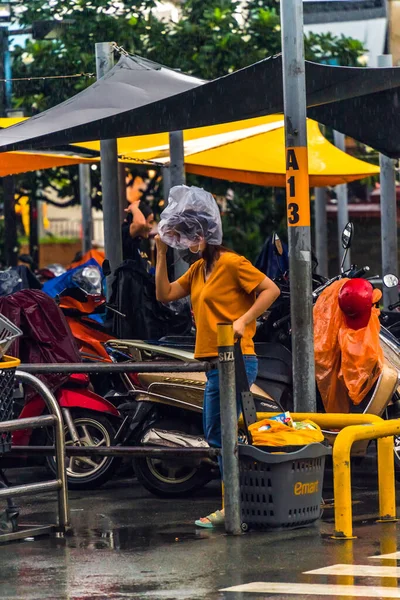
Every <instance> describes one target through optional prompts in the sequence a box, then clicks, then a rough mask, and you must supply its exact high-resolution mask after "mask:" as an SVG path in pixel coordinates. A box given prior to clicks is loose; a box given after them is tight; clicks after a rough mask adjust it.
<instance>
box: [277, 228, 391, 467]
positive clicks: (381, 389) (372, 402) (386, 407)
mask: <svg viewBox="0 0 400 600" xmlns="http://www.w3.org/2000/svg"><path fill="white" fill-rule="evenodd" d="M353 236H354V227H353V225H352V224H351V223H349V224H347V226H346V227H345V229H344V231H343V235H342V247H343V249H344V251H345V253H344V256H343V261H342V265H341V269H340V273H339V274H338V275H336V276H335V277H332V278H331V279H328V280H326V281H325V282H324V283H322V284H321V285H320V286H318V287H317V288H315V289H314V291H313V300H314V302H316V301H317V300H318V298H319V296H320V295H321V294H322V292H323V291H324V290H326V289H327V288H329V286H331V285H332V284H333V283H334V282H335V281H338V280H340V279H344V278H350V279H355V278H360V277H362V278H367V279H368V275H369V267H367V266H365V267H362V268H360V269H358V268H357V267H356V266H355V265H352V266H351V268H350V269H348V270H346V271H345V270H344V268H343V265H344V261H345V258H346V253H347V252H348V250H349V249H350V247H351V244H352V240H353ZM372 279H375V278H372ZM383 283H384V285H386V286H387V287H396V286H397V285H398V279H397V277H395V276H393V275H391V274H387V275H385V276H384V277H383ZM382 321H383V323H382ZM271 328H272V329H273V330H275V332H276V334H277V335H278V339H279V340H280V341H281V343H282V344H283V345H284V346H285V347H287V348H288V349H290V347H291V322H290V298H288V302H287V306H286V315H284V316H283V317H281V318H280V319H278V320H273V319H272V323H271ZM379 341H380V346H381V348H382V350H383V355H384V365H383V369H382V372H381V374H380V376H379V379H378V380H377V382H376V383H375V386H374V387H373V388H372V390H370V392H369V393H368V394H367V395H366V397H365V398H364V400H363V401H362V402H361V404H360V405H358V406H354V405H353V404H352V403H351V401H350V398H349V406H350V412H358V413H360V412H361V413H371V414H375V415H378V416H381V417H382V418H386V419H391V418H399V417H400V387H399V374H400V345H399V342H398V340H397V339H396V337H395V336H394V335H393V333H391V332H390V331H389V330H388V329H387V328H386V327H385V326H384V318H383V319H382V318H381V326H380V332H379ZM317 406H318V410H319V411H321V412H323V411H324V407H323V404H322V400H321V396H320V395H319V393H318V389H317ZM285 408H286V406H285ZM334 435H335V434H332V433H329V434H327V437H328V439H330V441H332V442H333V439H334ZM367 446H368V443H357V444H355V445H354V447H353V456H359V457H361V456H364V455H365V453H366V449H367ZM395 463H396V468H397V470H398V471H400V439H397V438H396V439H395Z"/></svg>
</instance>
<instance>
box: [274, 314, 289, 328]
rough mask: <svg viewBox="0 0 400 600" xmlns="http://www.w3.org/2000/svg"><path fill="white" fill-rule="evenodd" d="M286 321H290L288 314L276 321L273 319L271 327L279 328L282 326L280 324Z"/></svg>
mask: <svg viewBox="0 0 400 600" xmlns="http://www.w3.org/2000/svg"><path fill="white" fill-rule="evenodd" d="M287 321H290V314H289V315H286V316H285V317H282V319H278V321H275V323H274V324H273V325H272V327H273V328H274V329H279V328H280V327H282V325H284V324H285V323H286V322H287Z"/></svg>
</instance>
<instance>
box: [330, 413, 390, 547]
mask: <svg viewBox="0 0 400 600" xmlns="http://www.w3.org/2000/svg"><path fill="white" fill-rule="evenodd" d="M398 434H400V419H393V420H390V421H383V422H382V423H373V424H371V425H354V426H350V427H346V428H345V429H343V431H341V432H340V433H339V435H338V436H337V438H336V441H335V443H334V446H333V482H334V498H335V535H334V538H335V539H351V538H353V523H352V520H353V511H352V504H351V467H350V452H351V447H352V445H353V444H354V442H358V441H361V440H378V442H377V446H378V489H379V515H380V518H379V520H380V521H394V520H396V493H395V478H394V451H393V448H394V438H393V436H394V435H398Z"/></svg>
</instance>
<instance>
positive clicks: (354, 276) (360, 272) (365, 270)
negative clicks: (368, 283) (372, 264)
mask: <svg viewBox="0 0 400 600" xmlns="http://www.w3.org/2000/svg"><path fill="white" fill-rule="evenodd" d="M369 270H370V269H369V267H361V269H357V271H354V273H352V274H351V278H352V279H357V278H358V277H363V275H366V274H367V273H368V272H369Z"/></svg>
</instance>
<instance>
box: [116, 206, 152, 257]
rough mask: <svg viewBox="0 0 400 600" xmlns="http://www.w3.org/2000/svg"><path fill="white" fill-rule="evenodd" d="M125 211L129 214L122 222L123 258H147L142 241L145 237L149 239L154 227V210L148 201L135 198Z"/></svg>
mask: <svg viewBox="0 0 400 600" xmlns="http://www.w3.org/2000/svg"><path fill="white" fill-rule="evenodd" d="M125 212H126V213H127V216H126V219H125V220H124V222H123V223H122V256H123V260H139V259H140V258H141V257H142V258H147V257H146V256H143V253H142V251H141V242H142V240H143V239H148V237H149V235H150V233H151V231H152V229H153V224H154V214H153V211H152V209H151V208H150V206H149V205H148V204H147V203H146V202H143V201H140V200H135V201H134V202H131V204H130V205H129V206H128V208H127V209H125Z"/></svg>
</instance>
